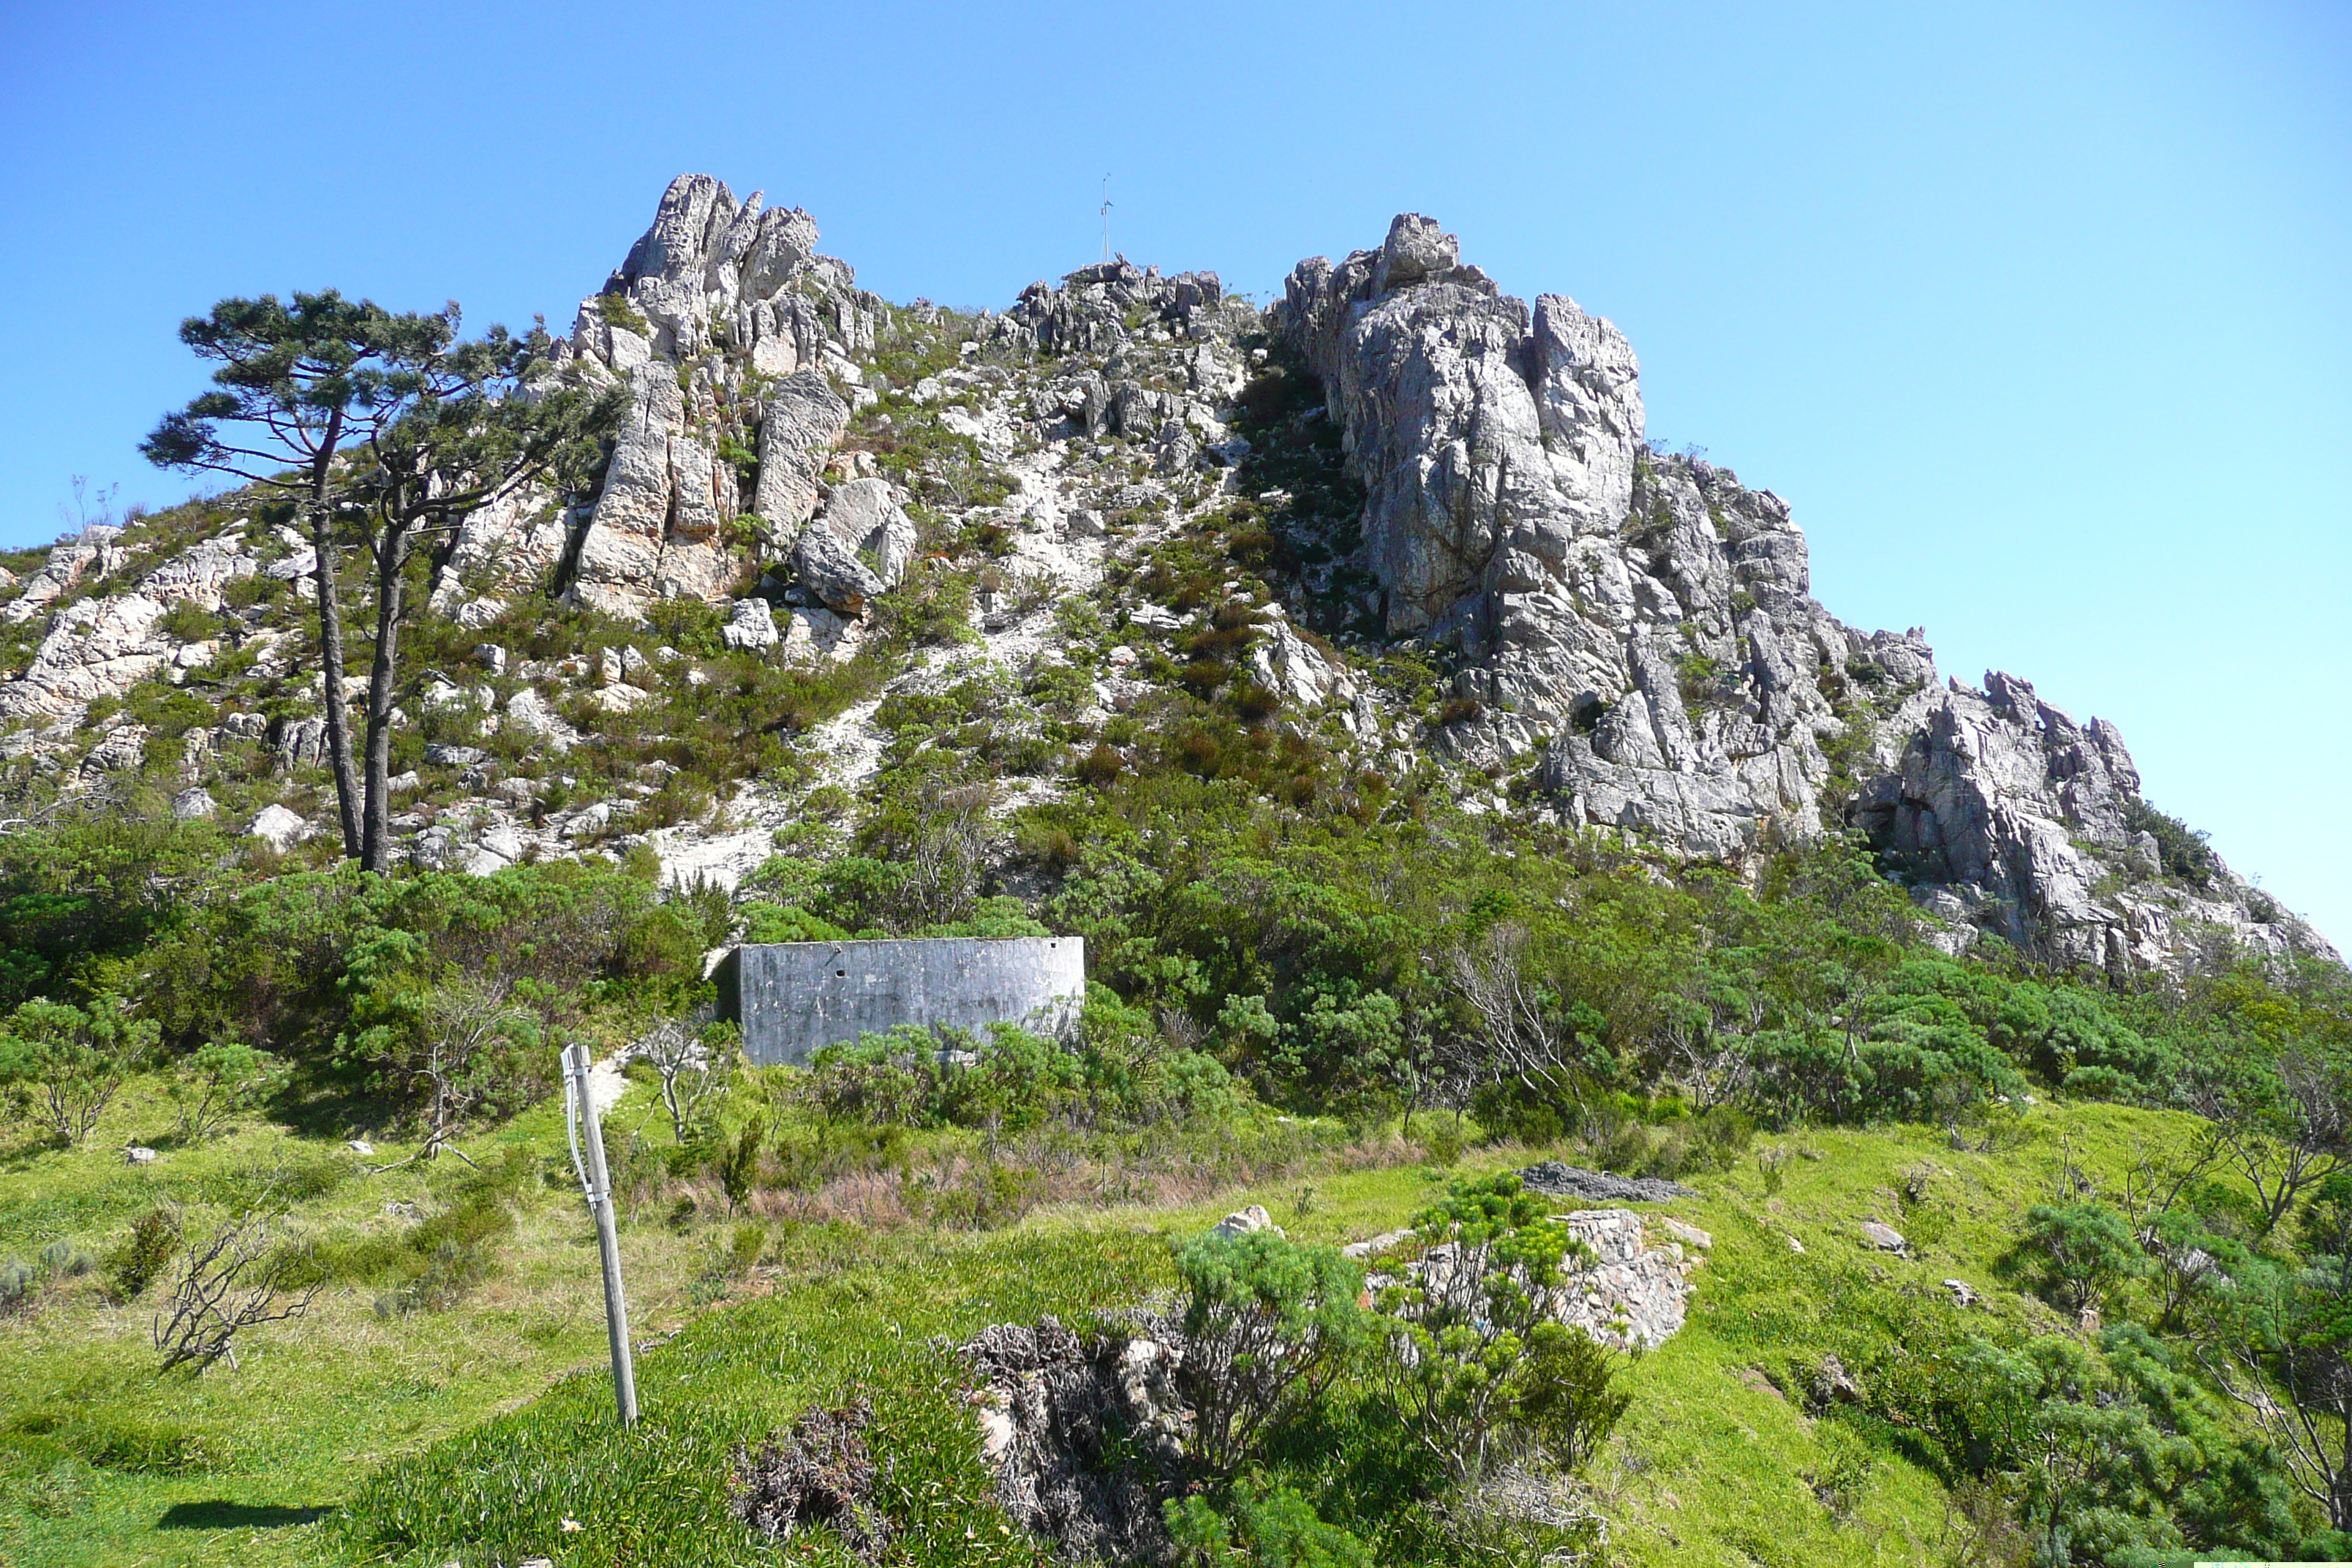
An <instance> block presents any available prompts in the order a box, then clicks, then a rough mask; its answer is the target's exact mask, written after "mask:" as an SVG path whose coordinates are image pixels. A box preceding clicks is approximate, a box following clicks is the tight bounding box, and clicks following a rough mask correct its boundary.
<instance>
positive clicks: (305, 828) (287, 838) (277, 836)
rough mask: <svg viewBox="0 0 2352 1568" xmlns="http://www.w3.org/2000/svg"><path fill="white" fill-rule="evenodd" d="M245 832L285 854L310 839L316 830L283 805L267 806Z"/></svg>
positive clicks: (248, 825)
mask: <svg viewBox="0 0 2352 1568" xmlns="http://www.w3.org/2000/svg"><path fill="white" fill-rule="evenodd" d="M245 831H246V833H247V835H248V836H250V837H255V838H258V839H260V840H261V841H262V842H263V843H265V844H267V845H268V846H269V847H271V848H272V849H275V850H277V851H278V852H279V853H280V854H283V853H284V852H285V851H287V850H289V849H291V848H292V847H294V846H296V845H297V844H299V843H301V842H302V841H303V840H304V839H306V838H308V837H310V835H311V833H312V832H313V831H314V829H313V828H312V827H311V826H310V823H309V822H307V821H305V820H304V819H303V818H301V817H300V816H296V815H295V814H294V813H293V812H291V811H289V810H288V809H287V808H286V807H284V806H282V805H265V806H263V807H262V808H261V810H260V812H259V814H258V815H257V816H255V817H254V819H253V820H252V822H250V823H248V824H247V826H246V829H245Z"/></svg>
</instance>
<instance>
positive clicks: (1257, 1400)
mask: <svg viewBox="0 0 2352 1568" xmlns="http://www.w3.org/2000/svg"><path fill="white" fill-rule="evenodd" d="M1175 1263H1176V1277H1177V1279H1178V1280H1179V1281H1180V1282H1181V1288H1182V1290H1183V1295H1184V1336H1185V1343H1186V1350H1185V1353H1184V1362H1183V1365H1182V1368H1181V1371H1180V1373H1179V1374H1178V1376H1179V1381H1180V1383H1181V1386H1182V1388H1183V1390H1184V1394H1185V1396H1186V1397H1187V1399H1188V1400H1190V1402H1191V1404H1192V1421H1193V1440H1192V1447H1191V1454H1192V1458H1193V1460H1194V1462H1195V1463H1197V1464H1198V1465H1199V1466H1200V1467H1201V1468H1202V1469H1203V1470H1204V1471H1206V1472H1207V1473H1208V1474H1210V1475H1212V1476H1216V1477H1223V1478H1230V1477H1232V1476H1233V1475H1234V1474H1235V1473H1237V1472H1238V1471H1239V1470H1240V1469H1241V1468H1242V1467H1243V1466H1244V1465H1246V1464H1248V1463H1250V1462H1252V1461H1253V1460H1254V1459H1255V1458H1258V1457H1259V1448H1260V1445H1261V1444H1262V1443H1263V1442H1264V1440H1265V1436H1266V1435H1267V1434H1268V1433H1269V1432H1270V1431H1271V1430H1272V1429H1273V1428H1274V1427H1276V1426H1278V1425H1280V1424H1281V1423H1283V1422H1285V1421H1286V1420H1288V1419H1291V1418H1293V1417H1295V1416H1297V1415H1301V1414H1303V1413H1304V1412H1306V1411H1307V1410H1310V1409H1312V1408H1314V1406H1315V1405H1318V1403H1319V1402H1320V1401H1321V1400H1322V1399H1323V1397H1324V1396H1325V1394H1328V1392H1329V1391H1330V1389H1331V1387H1332V1384H1334V1383H1335V1382H1336V1381H1337V1380H1338V1379H1339V1376H1340V1375H1341V1374H1342V1373H1344V1372H1346V1371H1347V1369H1348V1367H1349V1363H1351V1362H1352V1361H1353V1360H1354V1359H1355V1358H1356V1356H1357V1355H1358V1354H1359V1353H1360V1352H1361V1351H1362V1350H1363V1348H1364V1346H1365V1344H1366V1342H1367V1340H1368V1337H1369V1331H1368V1324H1367V1320H1366V1315H1365V1314H1364V1312H1363V1311H1362V1310H1360V1308H1359V1307H1358V1305H1357V1296H1358V1295H1359V1293H1360V1291H1361V1290H1362V1289H1363V1271H1362V1270H1361V1269H1360V1268H1357V1267H1356V1266H1355V1265H1354V1264H1353V1263H1351V1262H1349V1260H1348V1259H1346V1258H1341V1257H1340V1256H1339V1253H1337V1252H1336V1251H1333V1250H1330V1249H1329V1248H1326V1247H1301V1246H1299V1245H1298V1244H1297V1243H1296V1242H1292V1241H1289V1240H1286V1239H1285V1238H1284V1237H1281V1236H1279V1235H1276V1233H1275V1232H1274V1231H1272V1230H1256V1231H1248V1232H1244V1233H1243V1234H1241V1235H1238V1236H1220V1235H1217V1234H1215V1233H1211V1234H1209V1235H1207V1236H1202V1237H1194V1238H1192V1239H1191V1240H1189V1241H1185V1242H1182V1243H1180V1244H1179V1245H1178V1246H1177V1247H1176V1249H1175Z"/></svg>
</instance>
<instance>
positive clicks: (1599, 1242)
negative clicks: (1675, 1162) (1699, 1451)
mask: <svg viewBox="0 0 2352 1568" xmlns="http://www.w3.org/2000/svg"><path fill="white" fill-rule="evenodd" d="M1561 1168H1562V1169H1570V1170H1572V1169H1573V1167H1561ZM1577 1174H1580V1175H1592V1174H1594V1173H1592V1172H1579V1173H1577ZM1602 1179H1603V1180H1605V1181H1621V1180H1622V1177H1604V1178H1602ZM1529 1185H1530V1186H1531V1187H1532V1186H1533V1184H1532V1183H1530V1184H1529ZM1666 1185H1670V1186H1671V1185H1675V1184H1672V1183H1668V1184H1666ZM1535 1190H1537V1191H1543V1190H1545V1189H1542V1188H1536V1189H1535ZM1670 1195H1691V1194H1690V1189H1688V1188H1686V1187H1685V1188H1681V1189H1680V1193H1679V1194H1670ZM1641 1201H1645V1202H1656V1201H1660V1200H1658V1199H1655V1198H1650V1199H1643V1200H1641ZM1555 1217H1557V1218H1558V1219H1559V1221H1560V1222H1561V1223H1562V1224H1563V1225H1565V1226H1567V1228H1568V1233H1569V1235H1570V1237H1574V1238H1575V1240H1576V1241H1577V1242H1578V1243H1579V1244H1580V1247H1581V1251H1580V1252H1576V1253H1571V1254H1570V1258H1569V1260H1568V1262H1567V1263H1566V1264H1565V1265H1564V1266H1563V1267H1562V1268H1561V1275H1562V1284H1563V1287H1564V1288H1563V1289H1562V1290H1561V1292H1560V1294H1559V1298H1558V1303H1559V1321H1562V1322H1564V1323H1568V1324H1570V1325H1571V1326H1573V1327H1576V1328H1580V1329H1582V1330H1583V1331H1585V1332H1586V1333H1588V1334H1590V1335H1591V1337H1592V1339H1593V1341H1594V1342H1596V1343H1599V1344H1602V1345H1606V1346H1608V1347H1610V1348H1611V1349H1613V1350H1632V1349H1636V1348H1639V1349H1644V1350H1649V1349H1655V1348H1656V1347H1657V1346H1659V1345H1662V1344H1664V1343H1665V1342H1666V1341H1668V1340H1670V1339H1672V1338H1673V1337H1674V1336H1675V1334H1677V1333H1679V1332H1680V1331H1682V1326H1683V1322H1684V1319H1685V1312H1686V1306H1685V1302H1686V1299H1687V1298H1688V1297H1689V1295H1690V1293H1691V1290H1692V1289H1693V1287H1692V1285H1691V1282H1690V1281H1691V1275H1692V1273H1693V1272H1694V1271H1695V1270H1696V1267H1697V1260H1696V1258H1694V1257H1693V1256H1692V1254H1693V1253H1694V1252H1702V1253H1703V1252H1705V1251H1706V1248H1707V1247H1709V1246H1710V1245H1712V1238H1711V1237H1708V1236H1707V1234H1706V1232H1705V1231H1703V1230H1700V1229H1698V1228H1697V1227H1696V1226H1687V1225H1684V1224H1682V1223H1680V1222H1679V1221H1675V1220H1671V1219H1668V1218H1667V1217H1666V1216H1664V1215H1646V1216H1645V1215H1641V1214H1637V1213H1635V1212H1634V1211H1633V1210H1632V1209H1622V1208H1608V1209H1579V1210H1577V1211H1576V1212H1575V1213H1573V1214H1565V1215H1557V1216H1555ZM1650 1224H1656V1225H1658V1226H1661V1227H1662V1228H1663V1229H1664V1232H1665V1237H1666V1238H1665V1239H1662V1240H1660V1241H1658V1242H1657V1243H1655V1244H1653V1243H1652V1241H1651V1239H1650V1237H1649V1235H1648V1232H1647V1230H1646V1228H1645V1226H1647V1225H1650ZM1411 1240H1412V1232H1411V1231H1391V1232H1389V1233H1388V1234H1386V1235H1384V1236H1378V1237H1372V1238H1371V1239H1370V1240H1368V1241H1360V1242H1353V1243H1350V1244H1349V1246H1347V1247H1342V1248H1340V1250H1341V1252H1343V1253H1344V1254H1346V1255H1347V1256H1348V1257H1349V1258H1358V1259H1360V1260H1363V1261H1366V1262H1373V1261H1374V1260H1376V1259H1378V1258H1380V1257H1381V1255H1382V1254H1384V1253H1387V1252H1390V1251H1392V1250H1394V1249H1397V1248H1399V1247H1403V1246H1404V1245H1405V1244H1406V1243H1408V1242H1409V1241H1411ZM1685 1243H1687V1244H1688V1250H1685ZM1453 1257H1454V1244H1453V1243H1452V1242H1439V1243H1437V1244H1436V1245H1434V1246H1433V1247H1429V1248H1427V1249H1426V1250H1425V1251H1423V1252H1422V1253H1421V1254H1420V1255H1419V1256H1418V1257H1412V1258H1406V1259H1404V1260H1403V1261H1402V1266H1401V1268H1402V1278H1406V1279H1412V1280H1414V1281H1416V1282H1419V1283H1421V1284H1423V1286H1424V1287H1425V1288H1432V1289H1444V1288H1445V1282H1446V1280H1447V1279H1448V1274H1449V1268H1448V1266H1449V1263H1450V1260H1451V1259H1452V1258H1453ZM1375 1267H1378V1265H1377V1264H1375ZM1396 1267H1398V1266H1396V1265H1391V1268H1396ZM1370 1278H1371V1280H1372V1281H1373V1283H1375V1284H1376V1285H1378V1284H1387V1283H1391V1282H1392V1281H1394V1280H1395V1279H1398V1278H1400V1275H1399V1274H1396V1273H1387V1274H1378V1273H1376V1274H1374V1275H1372V1276H1371V1277H1370Z"/></svg>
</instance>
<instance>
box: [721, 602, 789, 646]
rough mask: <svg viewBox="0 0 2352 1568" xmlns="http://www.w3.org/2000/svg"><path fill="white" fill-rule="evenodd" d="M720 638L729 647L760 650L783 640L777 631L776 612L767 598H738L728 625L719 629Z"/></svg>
mask: <svg viewBox="0 0 2352 1568" xmlns="http://www.w3.org/2000/svg"><path fill="white" fill-rule="evenodd" d="M719 640H720V641H722V642H724V643H725V644H726V645H727V646H728V647H732V648H748V649H750V650H751V651H753V652H758V651H760V650H761V649H764V648H772V647H775V646H776V644H777V643H779V642H780V641H782V637H779V636H778V635H777V632H776V616H775V612H774V611H772V610H771V609H770V608H769V607H768V601H767V600H765V599H738V600H736V601H735V608H734V611H733V613H732V614H730V616H728V617H727V625H726V626H723V627H721V628H720V629H719Z"/></svg>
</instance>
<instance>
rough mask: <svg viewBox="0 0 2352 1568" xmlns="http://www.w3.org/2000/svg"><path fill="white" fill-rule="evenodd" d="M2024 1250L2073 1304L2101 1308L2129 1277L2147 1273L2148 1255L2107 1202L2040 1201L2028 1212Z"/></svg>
mask: <svg viewBox="0 0 2352 1568" xmlns="http://www.w3.org/2000/svg"><path fill="white" fill-rule="evenodd" d="M2018 1250H2019V1251H2020V1253H2021V1254H2022V1255H2023V1256H2024V1257H2025V1258H2026V1259H2027V1260H2028V1262H2029V1263H2030V1264H2031V1265H2032V1266H2033V1267H2035V1268H2038V1270H2039V1271H2040V1273H2041V1274H2042V1279H2043V1282H2044V1284H2045V1286H2046V1287H2047V1288H2048V1289H2050V1290H2051V1291H2052V1293H2053V1295H2055V1296H2057V1297H2058V1298H2059V1299H2060V1300H2061V1301H2062V1302H2063V1304H2064V1305H2065V1306H2067V1307H2069V1308H2071V1309H2072V1310H2075V1311H2078V1312H2079V1311H2083V1310H2086V1309H2089V1308H2094V1307H2097V1306H2099V1305H2100V1304H2101V1303H2102V1302H2104V1301H2105V1299H2106V1297H2107V1294H2108V1293H2109V1292H2110V1291H2112V1290H2113V1289H2115V1288H2116V1286H2118V1285H2121V1284H2122V1283H2123V1282H2124V1281H2125V1280H2126V1279H2137V1278H2138V1277H2139V1276H2140V1275H2142V1274H2145V1273H2147V1268H2148V1264H2147V1254H2146V1253H2145V1252H2143V1251H2142V1250H2141V1249H2140V1245H2139V1243H2138V1242H2137V1240H2135V1239H2134V1238H2133V1237H2132V1233H2131V1227H2130V1226H2128V1225H2126V1224H2125V1223H2124V1219H2123V1216H2122V1215H2119V1214H2117V1213H2116V1211H2115V1210H2113V1209H2111V1208H2109V1207H2107V1206H2106V1205H2105V1204H2036V1205H2033V1206H2032V1208H2029V1209H2027V1210H2026V1211H2025V1236H2024V1238H2023V1239H2022V1240H2021V1241H2020V1242H2019V1244H2018Z"/></svg>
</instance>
